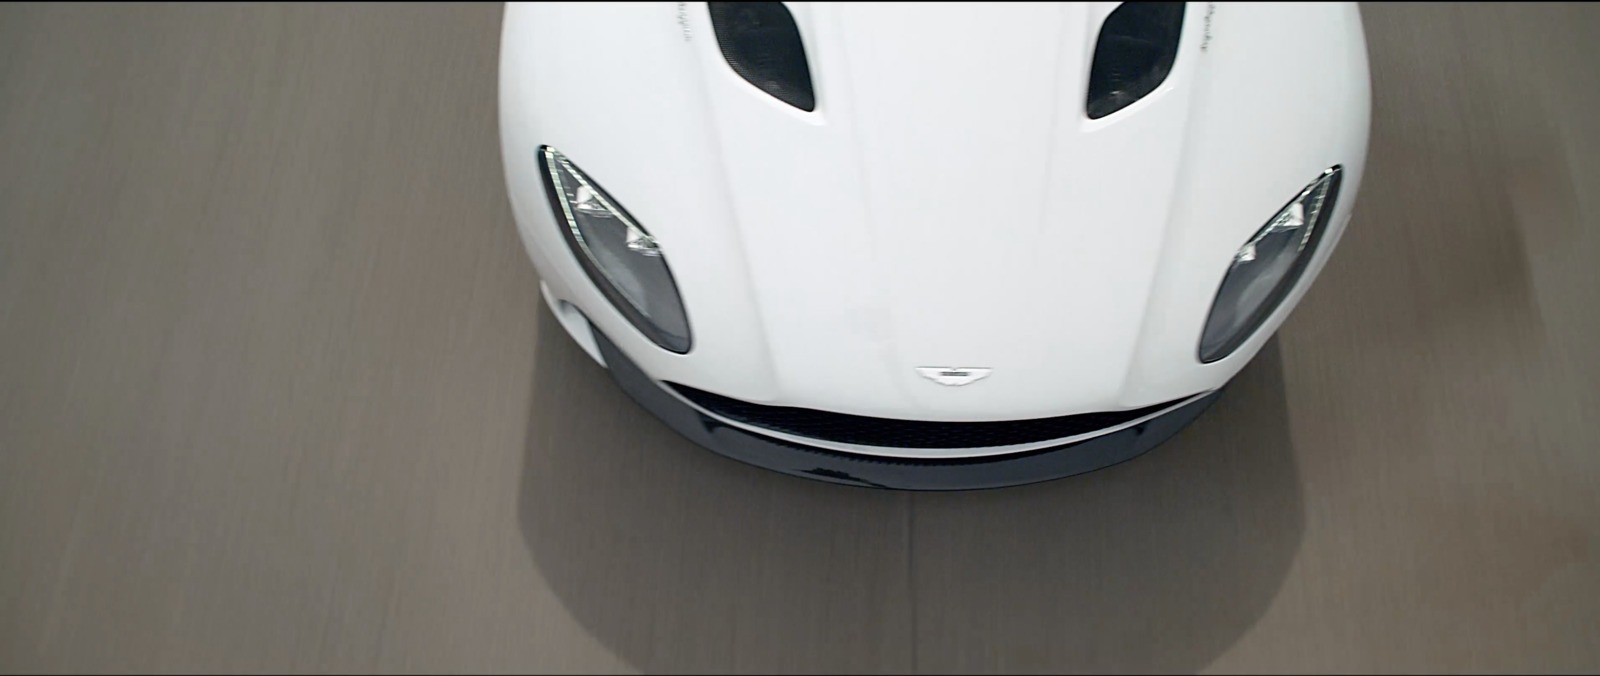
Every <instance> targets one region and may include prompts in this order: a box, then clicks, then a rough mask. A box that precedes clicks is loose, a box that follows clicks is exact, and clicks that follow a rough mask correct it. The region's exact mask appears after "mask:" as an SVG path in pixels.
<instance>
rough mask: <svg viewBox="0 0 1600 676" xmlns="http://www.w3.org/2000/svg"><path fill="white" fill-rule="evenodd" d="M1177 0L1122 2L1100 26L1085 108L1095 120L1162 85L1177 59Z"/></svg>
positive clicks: (1180, 8) (1179, 13) (1179, 28)
mask: <svg viewBox="0 0 1600 676" xmlns="http://www.w3.org/2000/svg"><path fill="white" fill-rule="evenodd" d="M1183 5H1184V3H1181V2H1125V3H1122V5H1121V6H1119V7H1117V9H1116V11H1113V12H1112V13H1111V15H1110V16H1107V17H1106V21H1105V24H1103V25H1102V26H1101V27H1100V38H1099V40H1098V42H1096V44H1095V48H1094V63H1093V64H1092V65H1091V66H1090V69H1089V99H1088V103H1087V105H1086V109H1085V112H1087V113H1088V115H1089V119H1091V120H1093V119H1098V118H1102V117H1105V116H1107V115H1110V114H1112V113H1115V112H1117V111H1119V110H1122V109H1123V108H1126V107H1128V106H1129V105H1130V104H1132V103H1133V102H1134V101H1138V100H1139V99H1142V98H1144V97H1145V95H1147V94H1149V93H1150V92H1153V91H1155V90H1156V87H1159V86H1161V82H1162V81H1163V80H1166V79H1167V73H1170V72H1172V63H1173V61H1174V60H1176V59H1177V57H1178V36H1179V34H1180V33H1182V32H1183Z"/></svg>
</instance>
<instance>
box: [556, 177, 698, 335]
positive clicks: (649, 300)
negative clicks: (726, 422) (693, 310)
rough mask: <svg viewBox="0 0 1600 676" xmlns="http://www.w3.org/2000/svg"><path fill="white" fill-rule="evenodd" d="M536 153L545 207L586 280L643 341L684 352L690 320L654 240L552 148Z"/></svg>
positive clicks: (665, 260) (665, 261) (590, 180)
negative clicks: (547, 203) (547, 200)
mask: <svg viewBox="0 0 1600 676" xmlns="http://www.w3.org/2000/svg"><path fill="white" fill-rule="evenodd" d="M539 154H540V160H541V162H540V168H541V171H540V173H542V174H543V175H544V181H545V190H546V191H548V193H549V196H550V206H551V208H552V209H553V210H554V211H555V215H556V220H557V221H558V222H559V223H560V224H561V226H562V228H561V231H562V233H563V235H564V236H565V238H566V240H567V244H568V246H570V247H571V248H572V253H573V255H575V256H576V257H577V259H578V263H579V265H581V266H582V267H583V271H584V272H585V273H587V274H588V275H589V279H590V280H591V281H593V282H594V285H595V286H597V287H599V289H600V292H601V293H603V294H605V297H606V299H607V300H609V301H611V304H612V305H613V306H615V307H616V308H617V311H619V312H621V313H622V315H623V316H624V317H627V318H628V321H629V322H630V323H632V324H633V325H634V327H635V328H637V329H639V332H640V333H643V334H644V335H645V337H647V338H649V339H650V340H651V341H652V342H654V343H655V344H657V345H660V346H661V347H663V348H666V349H668V350H671V351H673V352H676V353H678V354H684V353H686V352H688V351H689V345H690V340H689V338H690V336H689V318H688V317H687V316H686V315H685V314H684V311H683V299H682V298H680V297H679V296H678V285H677V284H676V283H675V282H674V281H673V279H672V270H670V269H668V267H667V259H666V257H665V256H664V255H663V254H662V252H661V246H660V245H659V244H657V243H656V240H655V238H654V237H651V236H650V233H649V232H646V231H645V229H644V228H643V227H641V226H640V225H639V224H638V223H637V222H636V221H634V220H633V217H632V216H629V215H628V212H627V211H626V210H624V209H623V208H622V205H620V204H618V203H617V202H616V200H614V199H612V198H611V196H610V195H607V194H606V192H605V191H604V190H601V189H600V186H599V185H598V184H596V183H595V182H594V181H593V180H592V179H590V178H589V177H588V176H586V175H584V173H583V172H581V171H579V170H578V168H577V167H576V166H573V164H572V162H571V161H570V160H568V159H567V158H566V157H565V156H563V155H562V154H561V153H560V152H557V151H556V149H555V148H551V147H550V146H544V147H542V148H540V149H539Z"/></svg>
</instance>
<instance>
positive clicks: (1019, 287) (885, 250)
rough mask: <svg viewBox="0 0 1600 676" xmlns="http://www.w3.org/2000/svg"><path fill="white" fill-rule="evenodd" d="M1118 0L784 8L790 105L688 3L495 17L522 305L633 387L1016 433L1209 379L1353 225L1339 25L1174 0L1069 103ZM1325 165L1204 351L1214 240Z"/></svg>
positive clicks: (1360, 63) (1280, 7) (1364, 112)
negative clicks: (1223, 334) (1160, 21)
mask: <svg viewBox="0 0 1600 676" xmlns="http://www.w3.org/2000/svg"><path fill="white" fill-rule="evenodd" d="M1116 5H1117V3H1087V4H1079V3H1068V4H1037V3H1021V4H995V3H982V4H978V3H929V4H926V5H920V6H917V7H915V8H914V11H911V10H912V9H913V8H908V7H907V6H906V5H904V4H898V3H895V4H889V3H843V4H832V3H789V6H790V7H791V9H792V11H793V12H794V14H795V16H796V21H797V24H798V25H799V27H800V30H801V33H802V37H803V40H804V42H805V48H806V50H807V54H808V57H809V60H810V66H811V69H812V78H813V83H814V86H815V88H816V91H817V106H816V110H815V111H813V112H809V113H807V112H802V111H800V110H798V109H795V108H792V107H790V106H788V105H787V104H784V103H782V102H781V101H778V100H777V99H775V98H773V97H771V96H769V95H767V94H765V93H764V92H762V91H760V90H759V89H757V88H755V87H754V86H752V85H750V84H749V83H747V82H745V81H744V80H743V79H741V78H740V77H739V76H738V75H736V74H735V73H734V72H733V70H732V69H731V68H730V67H729V66H728V65H727V63H726V62H725V61H724V60H723V58H722V56H721V54H720V52H719V51H718V49H717V45H716V41H715V38H714V36H713V34H712V31H711V26H710V21H709V16H708V14H707V12H706V9H705V5H704V3H683V4H682V5H681V15H680V5H679V3H656V4H608V3H528V4H524V3H510V4H508V5H507V8H506V15H505V23H504V29H503V30H504V33H503V40H502V47H501V49H502V51H501V72H500V86H501V134H502V143H503V147H504V161H505V165H506V174H507V180H508V187H509V191H510V195H511V201H512V206H513V210H514V213H515V215H516V219H517V223H518V227H519V229H520V231H521V234H522V237H523V240H524V241H525V243H526V244H527V248H528V251H529V255H530V256H531V257H532V259H533V262H534V265H535V266H536V268H537V269H538V271H539V274H540V276H541V278H542V280H543V283H544V285H545V293H546V298H547V300H549V301H551V305H552V309H554V310H557V312H558V313H559V312H561V310H560V309H559V308H560V307H561V305H560V304H561V303H563V302H565V303H570V304H571V306H572V307H575V308H578V309H580V310H581V311H582V313H583V314H584V315H586V316H587V317H588V318H589V319H590V320H591V321H592V322H593V323H594V324H595V325H596V326H597V327H599V328H600V329H601V330H603V331H604V332H605V333H606V334H607V335H608V336H610V337H611V338H612V340H613V341H614V342H615V343H616V345H617V346H618V348H620V349H621V350H623V351H624V352H626V353H627V354H628V355H629V357H630V358H632V359H633V360H634V361H635V362H637V363H638V364H639V366H640V367H641V368H642V369H644V370H645V372H646V373H648V374H650V375H651V376H653V377H655V378H657V379H660V380H669V381H673V382H678V383H682V384H685V385H689V386H692V387H695V388H699V389H702V390H706V391H710V392H715V393H718V394H722V395H725V396H729V397H734V398H738V399H742V400H746V401H752V402H760V403H767V404H773V405H784V406H799V407H807V408H815V409H822V410H830V411H837V412H843V413H853V414H858V415H870V416H879V417H888V418H905V419H921V420H970V421H976V420H1013V419H1021V418H1036V417H1045V416H1056V415H1065V414H1072V413H1081V412H1089V411H1106V410H1121V409H1130V408H1136V407H1142V406H1147V405H1151V404H1155V403H1159V402H1162V401H1169V400H1174V399H1180V398H1185V397H1188V396H1190V395H1194V394H1196V393H1200V392H1204V391H1209V390H1212V389H1215V388H1217V387H1220V386H1222V385H1223V384H1224V383H1226V382H1227V381H1228V379H1230V378H1232V377H1233V375H1234V374H1236V373H1237V372H1238V371H1239V369H1240V368H1242V367H1243V366H1244V364H1245V363H1246V362H1248V361H1249V359H1250V358H1251V357H1253V356H1254V355H1255V353H1256V352H1257V350H1259V349H1260V347H1261V345H1262V344H1263V343H1264V342H1265V340H1266V339H1267V338H1268V337H1270V335H1271V334H1272V333H1273V331H1275V330H1276V329H1277V327H1278V326H1279V324H1281V323H1282V321H1283V319H1284V318H1285V317H1286V316H1287V315H1288V313H1289V312H1290V311H1291V310H1292V309H1293V306H1294V305H1295V304H1296V303H1297V302H1298V301H1299V298H1300V296H1301V295H1302V294H1303V293H1304V291H1305V288H1306V287H1307V286H1309V284H1310V283H1311V282H1312V281H1313V280H1314V279H1315V278H1316V276H1317V273H1318V272H1319V271H1320V269H1321V267H1322V265H1323V263H1324V262H1325V261H1326V259H1327V256H1328V255H1329V254H1330V253H1331V252H1332V251H1333V250H1334V248H1335V245H1336V244H1337V242H1338V238H1339V235H1340V234H1341V233H1342V231H1343V229H1344V227H1345V225H1346V223H1347V222H1348V220H1349V214H1350V210H1351V207H1352V206H1353V205H1354V203H1355V201H1356V196H1357V193H1358V192H1359V188H1360V184H1361V178H1362V173H1363V168H1364V164H1365V157H1366V144H1367V129H1368V116H1369V109H1370V103H1369V90H1368V78H1367V61H1366V46H1365V41H1364V39H1363V37H1362V30H1361V22H1360V16H1359V14H1358V10H1357V8H1356V6H1355V4H1354V3H1332V4H1319V3H1309V4H1292V3H1283V4H1276V3H1248V4H1226V3H1218V4H1216V5H1214V6H1213V5H1211V4H1210V3H1189V7H1188V9H1187V18H1186V21H1185V27H1184V31H1183V37H1182V41H1181V44H1180V50H1179V55H1178V58H1177V61H1176V64H1175V66H1174V68H1173V71H1172V73H1171V74H1170V75H1169V76H1168V78H1167V79H1166V81H1165V82H1164V83H1163V84H1162V85H1161V87H1160V88H1159V89H1158V90H1157V91H1156V92H1154V93H1152V94H1150V95H1149V96H1147V97H1145V98H1144V99H1142V100H1140V101H1139V102H1137V103H1135V104H1133V105H1131V106H1129V107H1127V108H1125V109H1123V110H1121V111H1119V112H1117V113H1115V114H1113V115H1110V116H1108V117H1105V118H1102V119H1099V120H1089V119H1087V117H1086V116H1085V115H1084V113H1083V98H1084V91H1085V89H1086V83H1087V78H1088V69H1089V63H1090V59H1091V56H1092V53H1093V50H1094V37H1095V35H1096V34H1097V32H1098V30H1099V27H1100V22H1101V21H1102V20H1103V19H1104V18H1105V16H1106V14H1108V13H1109V12H1110V11H1111V9H1114V8H1115V6H1116ZM1208 13H1209V15H1210V16H1209V21H1208V20H1207V15H1208ZM680 19H681V20H682V21H683V22H684V23H685V24H686V25H687V27H688V37H687V39H686V38H685V32H684V28H683V26H682V25H680ZM1208 24H1209V26H1208ZM1208 30H1209V33H1210V37H1209V39H1207V38H1206V37H1205V36H1206V34H1207V31H1208ZM1203 43H1204V44H1205V49H1204V50H1202V44H1203ZM544 144H548V145H551V146H554V147H555V148H557V149H559V150H560V151H561V152H562V153H564V154H565V155H567V156H568V157H570V158H572V160H573V161H574V162H576V163H577V164H578V165H579V166H580V167H582V168H583V170H584V171H585V172H587V173H588V174H589V175H591V176H592V177H594V178H595V180H597V181H599V182H600V183H601V184H602V185H603V186H605V189H606V190H607V192H608V193H610V195H611V196H612V197H613V198H615V199H616V200H617V201H618V202H620V203H621V204H622V205H623V206H624V207H626V208H627V209H628V211H629V212H630V213H631V214H632V215H633V216H634V217H635V218H637V219H638V220H639V222H640V223H641V224H643V225H644V227H646V228H648V229H649V230H650V232H651V234H652V235H654V236H655V237H656V239H657V241H658V242H659V243H660V246H661V249H662V251H663V252H665V255H666V257H667V260H668V261H669V264H670V265H671V267H672V271H673V274H674V276H675V278H676V280H677V283H678V286H679V289H680V291H681V293H682V295H683V299H684V304H685V307H686V311H687V313H688V316H689V321H690V325H691V327H692V330H693V333H694V345H693V348H692V349H691V351H690V352H689V353H688V354H685V355H677V354H672V353H670V352H667V351H666V350H663V349H660V348H658V347H656V346H655V345H654V344H653V343H651V342H650V341H649V340H648V339H646V338H645V337H644V336H643V335H641V334H640V333H639V332H638V331H636V330H635V329H633V327H632V326H631V325H630V324H628V322H627V320H626V319H624V318H623V317H622V315H621V314H620V313H618V312H617V311H615V310H614V309H613V308H611V307H610V306H609V305H608V304H607V302H606V301H605V299H604V298H603V297H602V296H601V295H600V293H599V292H598V290H596V289H595V288H593V286H592V285H591V284H590V282H589V281H588V279H587V278H586V277H585V276H584V274H583V272H582V270H581V269H580V268H579V267H578V265H577V263H576V261H575V259H573V257H572V255H571V254H570V252H569V251H568V249H567V247H566V245H565V243H564V242H563V241H562V239H561V235H560V231H559V229H558V225H557V224H556V222H555V221H554V219H553V216H552V214H551V212H550V209H549V206H548V203H547V201H546V198H545V196H544V192H543V187H542V185H541V183H540V179H539V174H538V168H537V162H538V159H537V155H538V154H537V149H538V148H539V146H541V145H544ZM1336 164H1339V165H1343V166H1344V169H1345V178H1344V184H1343V187H1342V189H1341V191H1340V195H1339V198H1338V202H1337V204H1336V207H1335V212H1334V215H1333V219H1332V224H1333V232H1330V233H1328V234H1327V236H1326V237H1325V239H1324V241H1323V243H1322V245H1321V247H1320V249H1319V250H1318V252H1317V253H1316V256H1315V258H1314V259H1313V261H1312V263H1311V266H1310V268H1309V269H1308V270H1307V272H1306V274H1305V276H1304V277H1303V278H1302V280H1301V282H1300V284H1299V286H1298V287H1297V288H1296V289H1295V291H1294V292H1293V293H1292V294H1291V295H1290V297H1289V299H1288V300H1287V301H1286V302H1285V303H1284V304H1283V305H1282V306H1281V307H1280V308H1279V309H1278V310H1277V311H1276V312H1275V313H1274V314H1273V316H1272V317H1271V318H1270V319H1269V320H1268V321H1267V323H1266V324H1265V325H1264V326H1263V327H1262V329H1261V330H1260V331H1258V332H1257V334H1256V335H1255V336H1253V337H1252V338H1251V339H1250V340H1249V341H1247V342H1246V343H1245V344H1244V345H1243V346H1242V347H1240V348H1239V349H1238V350H1237V351H1236V352H1235V353H1234V354H1232V355H1231V356H1229V357H1227V358H1225V359H1222V360H1220V361H1218V362H1215V363H1211V364H1201V363H1199V361H1198V359H1197V357H1196V345H1197V343H1198V340H1199V336H1200V331H1201V327H1202V326H1203V324H1204V321H1205V318H1206V314H1207V312H1208V310H1209V309H1210V305H1211V300H1212V295H1213V294H1214V293H1215V292H1216V289H1217V287H1218V285H1219V284H1220V283H1221V280H1222V275H1223V273H1224V272H1225V271H1226V270H1227V267H1228V264H1229V262H1230V261H1231V260H1232V257H1233V255H1234V253H1235V251H1236V250H1237V249H1238V248H1239V246H1240V245H1242V244H1243V243H1244V242H1245V241H1246V240H1247V239H1249V237H1250V236H1251V235H1252V234H1253V233H1254V232H1255V231H1256V230H1257V229H1259V228H1260V227H1262V225H1263V224H1265V223H1266V222H1267V220H1269V219H1270V218H1271V217H1272V216H1273V215H1274V213H1275V212H1276V211H1277V210H1278V209H1279V208H1280V207H1282V206H1283V204H1284V202H1285V201H1287V200H1288V199H1289V198H1290V197H1292V196H1294V195H1295V194H1296V193H1297V192H1298V191H1299V190H1300V189H1301V188H1302V187H1304V186H1305V185H1306V184H1307V183H1309V182H1310V181H1311V180H1312V179H1314V178H1315V177H1316V176H1317V175H1318V174H1319V173H1321V172H1322V171H1323V170H1324V169H1325V168H1327V167H1329V166H1332V165H1336ZM569 319H570V318H569V317H563V325H564V326H567V327H568V328H569V330H572V329H574V328H575V327H581V326H582V324H581V322H573V321H569ZM579 341H580V343H584V345H585V348H586V349H589V348H591V347H592V341H591V340H587V338H586V337H584V336H579ZM590 353H591V354H594V351H593V350H592V349H590ZM942 365H960V366H963V367H973V368H989V369H992V371H991V372H990V374H989V375H988V376H987V377H985V378H983V379H982V380H979V381H976V382H973V383H971V384H968V385H965V386H961V387H949V386H943V385H940V384H938V383H936V382H934V381H933V380H930V379H928V378H926V377H923V376H922V375H921V374H919V372H918V371H917V369H918V368H919V367H937V366H942ZM855 450H858V451H860V452H885V453H892V454H897V455H905V454H907V452H905V451H892V452H890V451H882V450H878V451H874V450H873V449H855ZM983 452H984V451H977V450H971V449H969V452H968V453H967V454H969V455H979V454H982V453H983ZM913 454H914V453H913Z"/></svg>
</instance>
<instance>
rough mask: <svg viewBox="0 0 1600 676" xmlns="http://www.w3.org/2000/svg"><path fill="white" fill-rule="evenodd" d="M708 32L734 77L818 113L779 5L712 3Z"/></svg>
mask: <svg viewBox="0 0 1600 676" xmlns="http://www.w3.org/2000/svg"><path fill="white" fill-rule="evenodd" d="M707 5H708V8H709V9H710V11H711V28H712V30H713V31H715V32H716V34H717V45H718V46H719V47H721V48H722V56H723V58H725V59H727V60H728V65H729V66H732V67H733V72H735V73H738V74H739V77H742V78H744V79H745V80H746V81H748V82H749V83H750V84H753V85H755V86H757V87H760V88H761V90H762V91H764V92H766V93H768V94H771V95H773V96H776V97H778V99H779V100H781V101H783V102H784V103H787V104H789V105H791V106H794V107H796V108H799V109H801V110H804V111H807V112H809V111H812V110H815V109H816V107H817V99H816V95H815V93H814V92H812V90H811V67H810V65H808V64H807V63H806V48H805V46H804V44H802V43H801V41H800V28H799V27H798V26H796V25H795V23H794V16H793V15H792V14H790V13H789V8H787V7H784V6H783V3H781V2H711V3H707Z"/></svg>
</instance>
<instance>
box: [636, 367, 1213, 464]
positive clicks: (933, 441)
mask: <svg viewBox="0 0 1600 676" xmlns="http://www.w3.org/2000/svg"><path fill="white" fill-rule="evenodd" d="M667 385H668V386H670V387H672V389H673V390H675V391H677V392H678V394H681V395H683V396H684V397H685V398H687V399H688V400H689V401H692V402H694V403H695V404H697V405H699V406H700V407H701V408H704V409H706V410H708V411H711V412H712V413H716V414H717V415H720V416H723V417H725V418H728V419H729V420H734V421H737V422H741V423H744V424H746V425H753V426H755V427H762V428H766V429H769V430H773V431H776V432H783V433H785V434H793V435H795V436H801V437H807V438H810V439H822V440H825V441H832V442H836V443H843V444H859V445H862V446H884V447H890V448H987V447H992V446H1010V445H1013V444H1030V443H1035V442H1039V441H1049V440H1051V439H1061V438H1064V437H1070V436H1075V435H1079V434H1085V433H1089V432H1095V431H1098V430H1103V429H1105V428H1107V427H1114V426H1116V425H1121V424H1122V423H1125V422H1129V421H1131V420H1135V419H1138V418H1142V417H1144V416H1147V415H1150V414H1152V413H1155V412H1157V411H1160V410H1162V409H1165V408H1167V407H1170V406H1172V405H1174V404H1176V403H1178V402H1179V401H1181V400H1173V401H1169V402H1166V403H1162V404H1156V405H1154V406H1146V407H1144V408H1140V409H1135V410H1132V411H1113V412H1107V413H1081V414H1078V415H1064V416H1058V417H1055V418H1034V419H1031V420H1008V421H1001V422H931V421H922V420H895V419H891V418H872V417H867V416H860V415H850V414H846V413H830V412H828V411H817V410H813V409H809V408H791V407H787V406H766V405H762V404H752V403H749V402H745V401H739V400H737V399H731V398H728V397H724V396H722V395H718V394H712V393H710V392H704V391H701V390H697V389H694V388H692V387H688V386H686V385H679V384H677V383H667Z"/></svg>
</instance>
